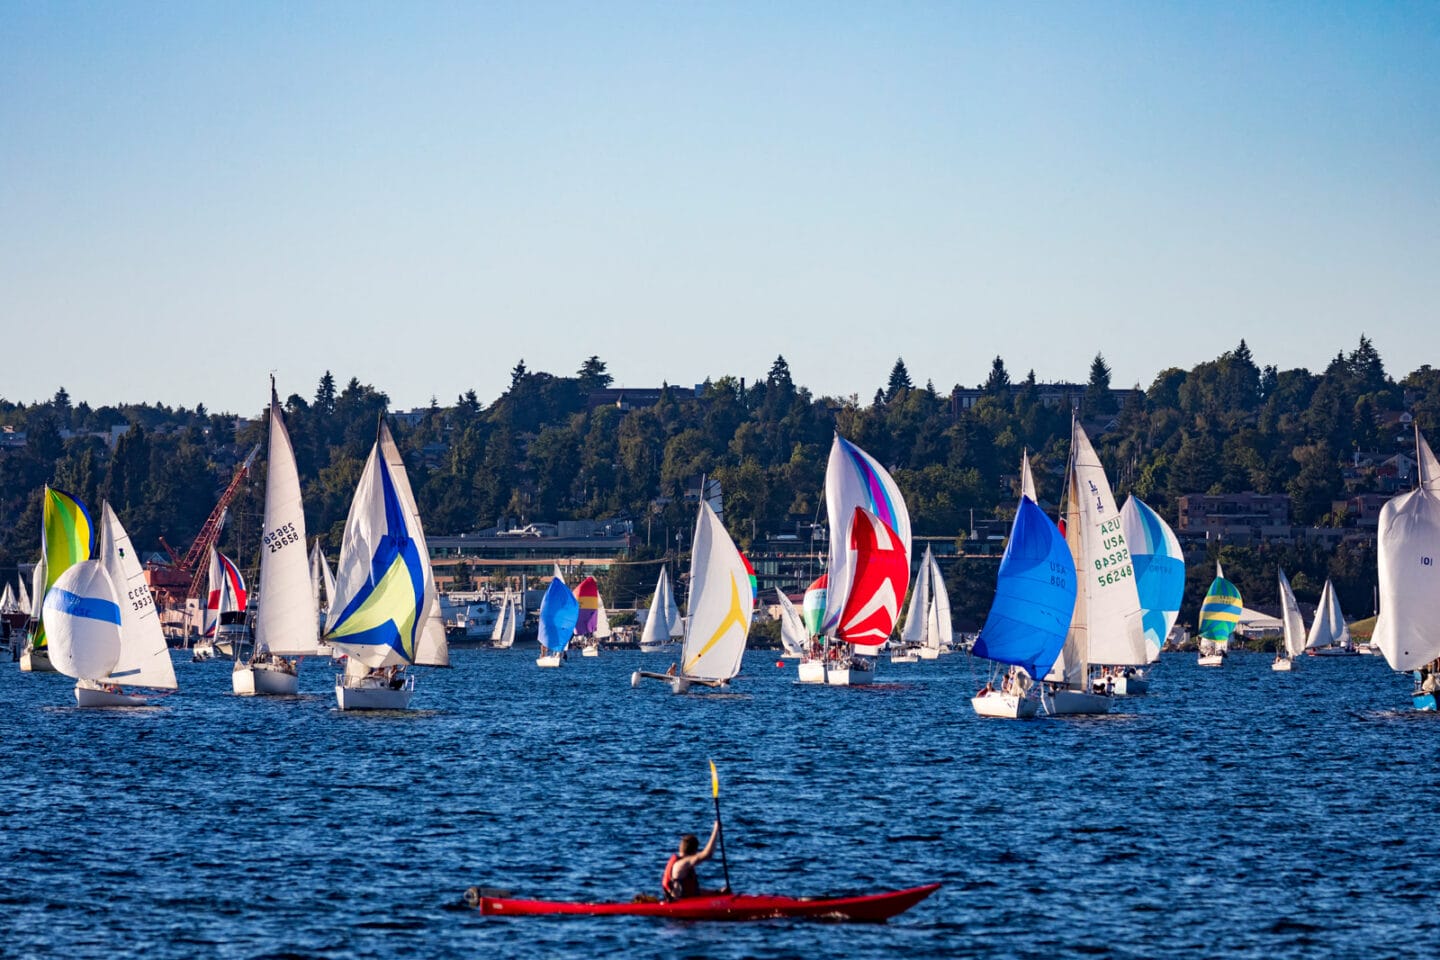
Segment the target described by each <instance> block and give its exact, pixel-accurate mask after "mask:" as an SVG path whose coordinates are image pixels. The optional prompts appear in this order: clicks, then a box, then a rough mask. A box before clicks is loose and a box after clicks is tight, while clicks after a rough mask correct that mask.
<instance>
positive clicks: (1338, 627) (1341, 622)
mask: <svg viewBox="0 0 1440 960" xmlns="http://www.w3.org/2000/svg"><path fill="white" fill-rule="evenodd" d="M1349 642H1350V628H1349V627H1347V626H1345V614H1344V613H1342V612H1341V611H1340V598H1339V597H1338V596H1337V595H1336V594H1335V584H1333V583H1331V582H1330V581H1329V580H1328V579H1327V580H1326V581H1325V587H1324V589H1322V590H1321V591H1320V602H1319V603H1318V604H1316V606H1315V619H1314V621H1312V622H1311V624H1310V636H1309V637H1307V638H1306V640H1305V647H1306V649H1310V650H1313V649H1315V648H1317V647H1335V646H1339V647H1343V646H1345V645H1346V644H1347V643H1349Z"/></svg>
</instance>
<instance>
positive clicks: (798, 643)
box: [775, 587, 807, 657]
mask: <svg viewBox="0 0 1440 960" xmlns="http://www.w3.org/2000/svg"><path fill="white" fill-rule="evenodd" d="M775 597H776V598H777V599H778V600H779V601H780V643H781V645H782V646H784V648H785V652H786V653H788V654H789V655H790V656H792V657H799V656H803V655H804V653H805V641H806V639H807V638H806V636H805V621H803V620H801V619H800V613H799V611H798V610H796V609H795V604H793V603H791V602H790V598H789V597H787V596H785V591H783V590H781V589H780V588H779V587H776V588H775Z"/></svg>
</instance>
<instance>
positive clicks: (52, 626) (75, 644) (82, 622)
mask: <svg viewBox="0 0 1440 960" xmlns="http://www.w3.org/2000/svg"><path fill="white" fill-rule="evenodd" d="M45 634H46V638H47V640H48V642H49V645H50V664H51V666H53V667H54V668H55V669H56V670H58V671H60V672H61V673H63V674H65V676H67V677H74V678H75V679H77V680H99V679H101V678H102V677H105V676H107V675H109V673H110V671H111V669H112V668H114V666H115V664H116V663H117V662H118V661H119V659H120V642H121V641H120V603H119V598H118V597H117V596H116V593H115V583H114V581H112V580H111V579H110V574H108V573H106V572H105V566H104V564H102V563H101V562H100V561H99V560H81V561H80V562H79V563H76V564H74V565H73V566H71V567H70V568H69V569H67V570H66V571H65V572H64V573H62V574H60V576H59V577H58V578H56V580H55V583H54V585H53V586H51V588H50V589H49V590H48V591H47V592H46V594H45Z"/></svg>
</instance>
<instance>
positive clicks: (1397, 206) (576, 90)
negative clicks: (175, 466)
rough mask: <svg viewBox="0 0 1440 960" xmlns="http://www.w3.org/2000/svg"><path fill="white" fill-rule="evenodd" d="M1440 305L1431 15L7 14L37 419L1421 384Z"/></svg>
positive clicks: (1438, 15) (1343, 9) (179, 7)
mask: <svg viewBox="0 0 1440 960" xmlns="http://www.w3.org/2000/svg"><path fill="white" fill-rule="evenodd" d="M1437 303H1440V5H1436V4H1370V3H1355V4H1325V3H1306V4H1300V3H1289V4H1275V3H1218V2H1217V3H1195V4H1174V3H1153V4H1133V3H1114V4H1110V3H1014V4H995V3H976V4H967V3H940V4H923V3H857V4H846V3H837V2H825V3H813V4H812V3H778V4H777V3H754V4H750V3H727V4H715V3H678V4H677V3H655V4H631V3H618V2H617V3H605V4H580V3H516V4H505V3H488V4H455V5H450V4H443V3H420V4H385V3H377V4H373V5H366V4H360V3H334V4H267V3H257V4H232V3H187V4H159V3H147V4H131V3H109V4H60V3H47V4H38V3H25V2H17V3H10V4H4V5H0V334H3V337H4V343H5V344H6V346H7V349H6V350H5V353H6V354H7V355H8V356H7V362H6V364H5V367H6V371H5V375H4V377H3V379H0V396H4V397H5V398H7V399H10V400H18V401H27V402H28V401H32V400H36V399H43V398H47V397H49V396H50V395H51V394H52V393H53V392H54V391H55V388H56V387H58V386H60V385H61V384H63V385H64V386H65V387H66V388H67V389H68V390H69V391H70V393H71V395H72V396H73V397H75V398H76V399H77V400H78V399H85V400H88V401H90V402H91V403H93V404H100V403H111V402H118V401H142V400H146V401H160V402H165V403H169V404H183V405H186V406H191V405H193V404H195V403H197V402H204V403H206V404H207V406H209V407H210V408H211V409H212V410H218V409H230V410H238V411H253V410H257V409H259V407H260V406H262V405H263V403H264V401H265V398H266V395H267V394H266V386H267V381H266V377H267V375H268V373H269V372H270V371H271V370H275V371H276V374H277V377H278V379H279V385H280V388H281V390H282V392H285V393H289V392H299V393H302V394H305V395H309V394H311V393H313V391H314V386H315V382H316V380H318V378H319V376H320V374H321V373H322V372H323V371H324V370H326V369H330V370H333V371H334V372H335V374H336V375H337V376H338V377H340V378H341V379H342V381H343V380H344V379H348V378H349V377H351V376H356V377H359V378H360V379H361V380H362V381H363V382H368V383H373V384H374V385H375V386H377V387H379V388H380V389H383V390H385V391H386V392H387V393H389V395H390V396H391V398H392V401H393V404H394V405H395V406H396V407H397V408H407V407H411V406H418V405H423V404H425V403H427V402H428V401H429V399H430V397H431V396H432V395H436V396H438V397H439V398H440V400H441V402H442V403H448V402H451V401H453V399H454V397H455V396H456V395H457V394H459V393H461V392H463V391H464V390H466V389H469V388H472V387H473V388H474V389H475V390H476V391H477V392H478V393H479V395H480V396H481V398H482V399H483V400H485V401H487V402H488V401H489V400H490V399H493V398H494V397H495V396H496V395H497V394H498V393H499V392H500V391H501V390H502V389H503V388H504V386H505V385H506V383H508V377H509V371H510V368H511V367H512V366H513V365H514V364H515V362H516V361H517V360H519V359H520V358H522V357H523V358H524V360H525V362H526V364H527V365H528V366H529V367H530V368H531V369H544V370H550V371H552V372H556V373H569V372H573V371H574V370H575V369H576V368H578V366H579V365H580V363H581V361H583V360H584V358H585V357H587V356H589V355H591V354H598V355H599V356H600V357H601V358H602V359H604V360H605V361H606V362H607V363H608V364H609V368H610V372H611V373H612V374H613V375H614V376H615V378H616V381H617V383H619V384H628V385H632V386H648V385H654V384H658V383H659V382H660V381H661V380H667V381H669V382H672V383H693V382H698V381H700V380H703V379H704V378H705V377H707V376H720V375H723V374H727V373H728V374H735V375H739V376H747V377H751V378H753V377H759V376H763V375H764V373H765V371H766V370H767V369H768V368H769V365H770V363H771V361H772V360H773V359H774V358H775V356H776V355H777V354H784V355H785V357H786V358H787V360H788V361H789V362H790V365H791V369H792V371H793V372H794V375H795V377H796V379H797V380H798V381H799V382H801V383H804V384H806V385H809V386H810V387H811V388H812V389H814V390H816V391H817V392H819V393H828V394H834V395H848V394H852V393H854V394H858V395H859V396H860V397H861V398H862V399H868V398H869V396H870V395H871V394H873V392H874V390H875V388H876V387H877V386H879V385H881V384H882V383H883V382H884V380H885V378H886V376H887V375H888V373H889V370H890V366H891V364H892V363H893V362H894V360H895V358H896V357H897V356H903V357H904V358H905V360H906V363H907V365H908V366H909V368H910V371H911V374H912V376H913V377H914V378H915V379H916V380H917V381H919V382H924V381H925V380H933V381H934V382H935V384H936V386H937V387H939V388H942V389H948V388H949V387H950V386H952V385H953V384H955V383H957V382H958V383H962V384H966V385H973V384H975V383H978V382H979V381H980V380H982V379H983V378H984V376H985V375H986V372H987V371H988V369H989V366H990V361H991V358H993V357H994V356H995V355H996V354H999V355H1001V356H1003V357H1004V358H1005V360H1006V362H1007V363H1008V365H1009V366H1010V368H1011V371H1012V374H1014V375H1016V376H1020V375H1023V374H1024V372H1025V371H1026V370H1028V369H1031V368H1033V369H1034V370H1035V371H1036V374H1037V375H1038V376H1039V377H1040V378H1041V379H1042V380H1059V379H1082V380H1083V379H1084V378H1085V376H1086V375H1087V373H1088V369H1089V363H1090V359H1091V357H1093V356H1094V354H1095V353H1096V351H1097V350H1099V351H1102V352H1103V353H1104V354H1105V356H1106V358H1107V359H1108V360H1109V362H1110V364H1111V367H1112V368H1113V370H1114V378H1115V382H1116V383H1117V385H1125V384H1129V383H1134V382H1137V381H1138V382H1140V383H1142V385H1144V384H1148V383H1149V382H1150V380H1151V379H1152V378H1153V376H1154V374H1155V373H1156V372H1158V371H1159V370H1160V369H1162V368H1164V367H1168V366H1181V367H1189V366H1192V365H1193V364H1195V363H1197V362H1199V361H1201V360H1205V359H1210V358H1213V357H1214V356H1216V355H1218V354H1219V353H1220V352H1221V351H1223V350H1225V349H1228V348H1230V347H1232V346H1234V345H1235V344H1236V343H1237V342H1238V341H1239V340H1240V338H1241V337H1245V338H1246V339H1247V341H1248V342H1249V343H1250V345H1251V348H1252V350H1253V352H1254V353H1255V355H1256V358H1257V360H1259V362H1261V363H1274V364H1277V365H1279V366H1281V367H1282V368H1283V367H1292V366H1306V367H1310V368H1311V369H1318V368H1322V367H1323V366H1324V364H1325V363H1326V362H1327V360H1328V359H1329V358H1330V357H1331V356H1333V355H1334V354H1335V353H1336V352H1337V351H1339V350H1342V349H1346V350H1348V349H1350V348H1351V347H1353V346H1354V344H1355V342H1356V341H1357V340H1358V337H1359V335H1360V334H1361V332H1365V333H1367V334H1368V335H1369V336H1370V337H1371V338H1372V339H1373V340H1374V341H1375V343H1376V346H1377V347H1378V348H1379V350H1380V351H1381V354H1382V356H1384V357H1385V359H1386V361H1387V366H1388V368H1389V369H1390V371H1391V373H1392V374H1403V373H1404V372H1406V371H1408V370H1410V369H1413V368H1414V367H1416V366H1418V365H1420V364H1421V363H1427V362H1428V363H1432V364H1436V365H1440V324H1437V323H1436V322H1435V321H1436V313H1437V310H1436V305H1437ZM62 345H63V347H62Z"/></svg>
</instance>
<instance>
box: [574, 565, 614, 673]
mask: <svg viewBox="0 0 1440 960" xmlns="http://www.w3.org/2000/svg"><path fill="white" fill-rule="evenodd" d="M575 600H576V602H578V603H579V604H580V617H579V619H578V620H576V621H575V633H576V634H578V635H579V636H580V637H582V638H583V639H582V640H581V641H580V655H581V656H582V657H598V656H599V655H600V641H601V640H603V639H605V638H606V637H608V636H610V616H609V614H607V613H606V612H605V600H604V598H603V597H601V596H600V585H599V584H598V583H596V582H595V578H594V577H586V578H585V579H584V580H581V581H580V583H579V584H578V585H577V586H576V587H575Z"/></svg>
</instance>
